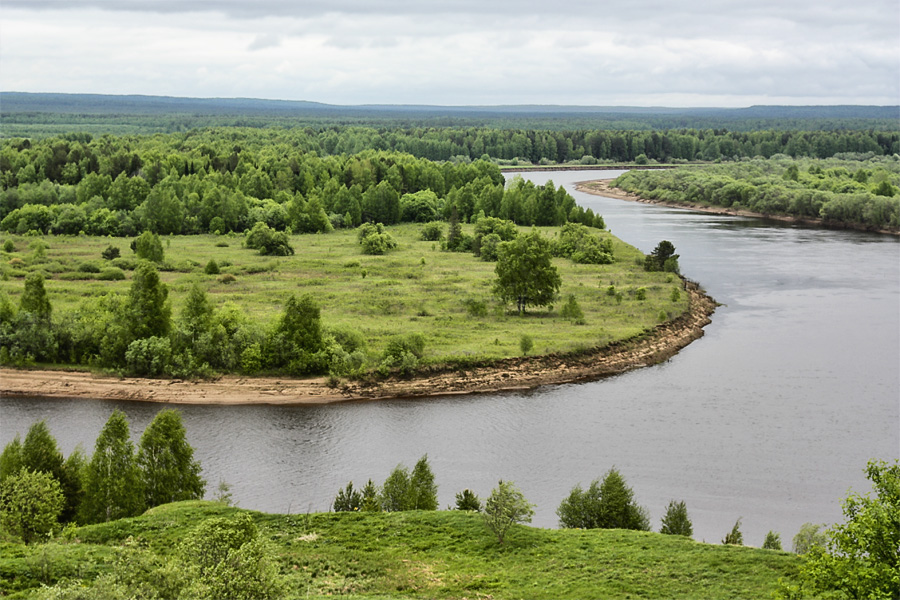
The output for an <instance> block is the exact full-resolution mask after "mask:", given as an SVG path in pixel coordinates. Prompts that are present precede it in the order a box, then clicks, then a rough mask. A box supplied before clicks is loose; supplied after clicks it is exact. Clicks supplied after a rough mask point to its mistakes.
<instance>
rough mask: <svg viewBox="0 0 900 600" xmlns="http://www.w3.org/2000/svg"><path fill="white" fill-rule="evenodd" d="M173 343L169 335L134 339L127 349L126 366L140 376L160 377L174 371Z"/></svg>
mask: <svg viewBox="0 0 900 600" xmlns="http://www.w3.org/2000/svg"><path fill="white" fill-rule="evenodd" d="M173 358H175V357H174V355H173V353H172V343H171V341H170V340H169V338H167V337H157V336H150V337H147V338H141V339H137V340H134V341H133V342H131V343H130V344H128V349H127V350H125V367H126V369H127V370H128V373H130V374H131V375H136V376H138V377H160V376H162V375H166V374H169V373H171V372H172V371H173V366H174V364H173V362H174V361H173Z"/></svg>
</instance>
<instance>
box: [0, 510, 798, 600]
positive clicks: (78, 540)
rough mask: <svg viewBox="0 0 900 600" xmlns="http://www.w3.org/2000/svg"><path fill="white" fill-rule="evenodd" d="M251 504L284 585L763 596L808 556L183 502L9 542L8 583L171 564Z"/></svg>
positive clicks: (669, 539) (409, 594)
mask: <svg viewBox="0 0 900 600" xmlns="http://www.w3.org/2000/svg"><path fill="white" fill-rule="evenodd" d="M241 514H249V515H250V516H251V517H252V520H253V522H254V523H255V525H256V527H257V528H258V530H259V534H260V535H259V537H260V538H261V539H263V540H266V543H267V544H268V550H267V552H268V554H269V556H270V557H272V558H273V563H274V566H275V568H276V569H277V572H278V577H280V578H281V582H282V585H283V590H284V594H285V596H286V597H323V596H331V595H349V596H351V597H358V598H376V597H377V598H495V599H500V598H548V597H552V598H628V597H639V598H763V597H769V596H771V593H772V592H773V590H774V589H775V588H776V587H777V584H778V580H779V578H782V577H785V578H790V577H792V576H793V574H794V573H795V572H796V569H797V567H798V565H799V562H800V559H799V558H798V557H797V556H795V555H793V554H790V553H785V552H776V551H769V550H759V549H755V548H747V547H738V546H722V545H713V544H706V543H699V542H695V541H693V540H690V539H687V538H683V537H679V536H666V535H661V534H656V533H642V532H634V531H625V530H588V531H582V530H548V529H537V528H531V527H524V526H517V527H516V528H514V529H513V531H512V532H511V534H510V535H509V537H508V539H507V540H506V542H505V543H504V544H503V545H499V544H498V543H497V541H496V539H495V538H493V537H492V536H491V535H490V534H489V533H488V531H487V530H486V529H485V527H484V524H483V523H482V519H481V517H480V515H478V514H475V513H468V512H460V511H437V512H423V511H413V512H399V513H328V514H308V515H271V514H263V513H256V512H250V511H243V510H240V509H237V508H230V507H227V506H225V505H223V504H219V503H212V502H182V503H176V504H169V505H164V506H161V507H157V508H155V509H152V510H150V511H148V512H147V513H145V514H144V515H142V516H140V517H137V518H133V519H123V520H120V521H113V522H110V523H106V524H101V525H92V526H86V527H80V528H76V529H74V530H69V531H67V532H66V535H65V539H62V538H58V539H57V540H56V541H54V542H51V543H48V544H45V545H34V546H24V545H21V544H14V543H2V545H0V555H2V557H3V558H2V559H0V595H12V597H19V598H27V597H33V596H34V595H35V592H37V590H38V588H39V587H40V585H41V584H45V585H55V584H57V583H58V582H60V581H63V580H69V583H68V584H67V585H69V586H70V587H71V586H72V584H73V583H75V584H76V586H80V585H87V586H90V585H91V583H92V582H93V580H94V579H96V578H97V577H98V576H100V575H102V574H103V573H107V572H109V571H110V569H111V565H113V564H117V567H116V568H124V567H122V564H123V562H122V559H123V557H125V556H126V555H127V554H128V553H132V555H131V558H130V559H128V560H131V561H132V563H133V562H134V561H135V560H136V559H135V556H134V553H135V552H137V553H140V555H141V560H142V562H141V564H143V565H145V566H146V565H149V564H163V563H164V561H165V560H166V559H168V558H171V557H177V556H178V552H179V546H180V544H182V543H183V542H184V540H185V539H189V538H190V535H191V532H192V531H193V530H194V529H195V528H196V527H197V525H198V524H199V523H201V522H203V521H204V520H205V519H209V518H212V517H226V518H228V519H234V518H237V517H238V516H239V515H241ZM117 560H118V561H119V562H118V563H117ZM150 571H152V569H151V570H150ZM155 576H156V577H159V574H158V573H157V574H156V575H155ZM142 577H144V578H145V579H146V580H147V581H150V580H152V579H153V577H154V575H153V573H151V572H144V573H143V575H142ZM133 583H134V582H133ZM80 589H81V590H82V593H85V594H87V591H88V590H87V589H86V588H83V587H81V588H80ZM144 591H145V592H146V589H145V590H144ZM67 597H75V596H67ZM78 597H87V596H86V595H85V596H78ZM142 597H143V596H142Z"/></svg>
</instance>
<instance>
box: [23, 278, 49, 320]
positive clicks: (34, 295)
mask: <svg viewBox="0 0 900 600" xmlns="http://www.w3.org/2000/svg"><path fill="white" fill-rule="evenodd" d="M52 310H53V309H52V307H51V306H50V298H49V297H48V296H47V290H45V289H44V276H43V275H41V274H40V273H37V272H32V273H29V274H28V275H27V276H26V277H25V291H24V292H22V298H21V299H20V300H19V311H21V312H27V313H31V314H33V315H34V316H35V317H36V318H38V319H40V320H42V321H49V320H50V313H51V312H52Z"/></svg>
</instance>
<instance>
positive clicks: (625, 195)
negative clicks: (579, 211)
mask: <svg viewBox="0 0 900 600" xmlns="http://www.w3.org/2000/svg"><path fill="white" fill-rule="evenodd" d="M611 182H612V179H597V180H594V181H580V182H578V183H576V184H575V189H576V190H578V191H579V192H584V193H586V194H594V195H595V196H604V197H606V198H615V199H617V200H629V201H631V202H642V203H644V204H656V205H657V206H669V207H672V208H685V209H688V210H695V211H698V212H705V213H712V214H714V215H731V216H735V217H755V218H760V219H772V220H773V221H782V222H785V223H797V224H802V225H810V226H815V227H827V228H828V229H854V230H858V231H869V232H872V233H887V234H890V235H900V231H894V230H891V229H874V228H869V227H862V226H860V227H857V226H854V225H852V224H848V223H835V222H831V221H826V220H825V219H812V218H808V217H794V216H790V215H766V214H762V213H758V212H753V211H749V210H738V209H734V208H728V207H725V206H707V205H703V204H693V203H691V202H665V201H662V200H648V199H647V198H642V197H640V196H638V195H637V194H632V193H630V192H626V191H624V190H620V189H619V188H615V187H612V185H610V184H611Z"/></svg>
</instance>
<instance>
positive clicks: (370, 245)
mask: <svg viewBox="0 0 900 600" xmlns="http://www.w3.org/2000/svg"><path fill="white" fill-rule="evenodd" d="M396 247H397V240H395V239H394V236H392V235H391V234H389V233H372V234H369V235H367V236H366V237H365V238H364V239H363V240H362V251H363V254H372V255H381V254H387V253H388V251H390V250H393V249H394V248H396Z"/></svg>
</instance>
